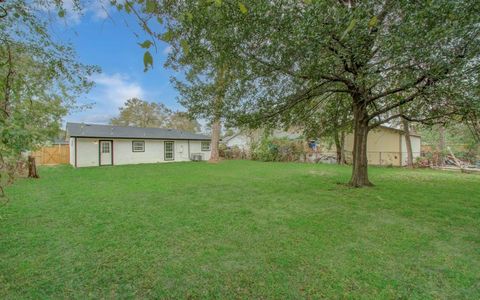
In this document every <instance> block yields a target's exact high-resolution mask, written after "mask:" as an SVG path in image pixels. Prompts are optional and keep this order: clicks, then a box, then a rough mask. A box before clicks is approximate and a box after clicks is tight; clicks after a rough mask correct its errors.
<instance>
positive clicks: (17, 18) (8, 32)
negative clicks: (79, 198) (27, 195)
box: [0, 0, 98, 191]
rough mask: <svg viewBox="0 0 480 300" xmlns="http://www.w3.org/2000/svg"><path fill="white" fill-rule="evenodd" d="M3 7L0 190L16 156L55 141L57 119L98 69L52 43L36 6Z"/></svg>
mask: <svg viewBox="0 0 480 300" xmlns="http://www.w3.org/2000/svg"><path fill="white" fill-rule="evenodd" d="M47 3H49V4H52V5H59V4H60V2H58V1H57V2H53V1H52V2H49V1H33V2H32V1H31V2H25V1H21V0H17V1H8V2H6V3H2V7H3V9H4V11H5V12H6V13H5V14H4V16H3V17H2V18H1V19H0V41H1V44H0V181H1V182H0V190H2V191H3V186H4V185H5V184H6V183H9V182H12V181H13V179H14V177H13V176H14V173H15V170H16V167H17V166H18V164H19V160H20V157H21V153H22V152H23V151H27V150H35V149H36V148H37V147H39V146H40V145H41V144H42V143H44V142H46V141H48V140H49V139H51V138H53V137H55V136H56V135H57V134H58V132H59V129H60V125H61V118H62V117H63V116H65V115H66V114H67V112H68V111H69V110H70V109H71V108H74V107H77V106H76V101H75V100H76V98H77V96H78V95H80V94H82V93H83V92H85V91H88V90H89V89H90V87H91V86H92V82H90V81H89V79H88V78H89V77H90V76H91V75H92V73H94V72H96V71H97V70H98V68H96V67H93V66H87V65H83V64H81V63H79V62H77V60H76V55H75V52H74V51H73V49H72V48H71V47H70V46H69V45H65V44H60V43H57V42H55V41H54V40H53V38H52V37H51V36H50V35H49V33H48V24H49V23H48V22H47V20H46V19H45V18H43V17H42V16H43V14H42V12H41V11H40V12H39V11H38V10H36V8H38V7H39V6H38V5H40V4H47Z"/></svg>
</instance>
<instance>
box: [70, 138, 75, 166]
mask: <svg viewBox="0 0 480 300" xmlns="http://www.w3.org/2000/svg"><path fill="white" fill-rule="evenodd" d="M69 146H70V164H71V165H72V166H74V167H75V138H72V137H71V138H70V140H69Z"/></svg>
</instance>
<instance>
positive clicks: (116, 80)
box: [52, 1, 183, 123]
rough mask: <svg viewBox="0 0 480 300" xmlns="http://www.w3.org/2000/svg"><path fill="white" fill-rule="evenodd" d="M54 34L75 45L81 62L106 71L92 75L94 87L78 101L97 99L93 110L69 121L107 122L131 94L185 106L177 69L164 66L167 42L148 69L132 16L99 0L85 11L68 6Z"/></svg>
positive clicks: (145, 98)
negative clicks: (172, 79) (177, 86)
mask: <svg viewBox="0 0 480 300" xmlns="http://www.w3.org/2000/svg"><path fill="white" fill-rule="evenodd" d="M105 2H107V1H105ZM125 22H126V23H128V26H127V25H126V24H125ZM134 32H135V33H137V34H140V37H136V36H135V35H134ZM52 34H53V36H54V37H55V38H56V39H59V40H61V41H63V42H69V43H71V44H72V45H73V46H74V48H75V50H76V52H77V56H78V60H79V61H80V62H82V63H85V64H92V65H97V66H99V67H100V68H101V69H102V72H101V73H100V74H97V75H95V76H93V77H92V80H93V81H94V82H95V83H96V84H95V87H94V88H93V89H92V90H91V91H90V92H89V93H88V94H86V95H84V96H82V97H81V98H80V99H78V103H79V104H88V103H93V106H92V108H91V109H87V110H84V111H74V112H72V113H70V114H69V115H68V116H67V117H65V121H69V122H86V123H108V120H109V119H110V118H111V117H113V116H115V115H117V114H118V108H119V107H120V106H122V104H123V102H124V101H125V100H127V99H128V98H132V97H139V98H141V99H144V100H147V101H151V102H162V103H164V104H165V105H167V106H168V107H169V108H171V109H176V110H183V108H182V107H181V106H180V104H178V103H177V101H176V97H177V95H178V93H177V92H176V90H175V89H174V88H173V87H172V85H171V84H170V76H172V75H173V74H174V72H173V71H172V70H169V69H165V68H164V67H163V63H164V62H165V59H166V57H167V53H168V49H169V48H168V44H165V43H163V42H160V43H158V49H157V52H155V51H154V50H153V49H152V51H151V52H152V55H153V57H154V68H153V69H151V70H149V71H148V72H144V71H143V68H144V67H143V54H144V49H142V48H141V47H140V46H138V44H137V43H138V42H142V41H143V40H144V38H143V37H142V31H141V30H140V29H139V27H138V25H137V24H136V21H135V19H134V18H133V17H132V16H129V15H126V14H125V13H120V12H117V11H116V10H114V9H113V8H112V9H110V8H108V6H107V5H101V3H100V2H98V3H95V2H94V4H93V5H91V6H89V7H87V8H86V9H84V12H83V14H82V15H79V14H77V13H75V12H73V11H71V10H68V9H67V16H66V18H65V20H62V21H60V22H59V23H57V24H56V25H55V26H54V27H52Z"/></svg>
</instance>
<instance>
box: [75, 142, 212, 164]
mask: <svg viewBox="0 0 480 300" xmlns="http://www.w3.org/2000/svg"><path fill="white" fill-rule="evenodd" d="M71 139H73V138H71ZM99 140H103V139H102V138H100V139H91V138H77V151H78V153H77V167H89V166H98V154H99V153H98V151H99V148H98V143H99ZM105 140H110V139H108V138H105ZM132 141H145V151H144V152H133V151H132ZM172 141H173V142H174V153H175V157H174V158H175V159H174V160H173V162H175V161H189V160H190V157H189V144H190V153H203V157H204V159H205V160H208V159H210V153H211V151H202V150H201V141H190V142H189V141H186V140H172ZM164 142H165V140H142V139H113V164H114V165H126V164H140V163H159V162H172V161H165V159H164V158H165V153H164V150H165V146H164ZM73 149H75V147H73ZM72 153H73V151H70V163H71V164H72V165H75V156H74V155H73V156H72Z"/></svg>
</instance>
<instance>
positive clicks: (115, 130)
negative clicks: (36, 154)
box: [67, 123, 210, 140]
mask: <svg viewBox="0 0 480 300" xmlns="http://www.w3.org/2000/svg"><path fill="white" fill-rule="evenodd" d="M67 135H68V136H70V137H92V138H132V139H163V140H164V139H172V140H210V136H207V135H204V134H197V133H193V132H188V131H181V130H175V129H166V128H143V127H130V126H116V125H97V124H85V123H67Z"/></svg>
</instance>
